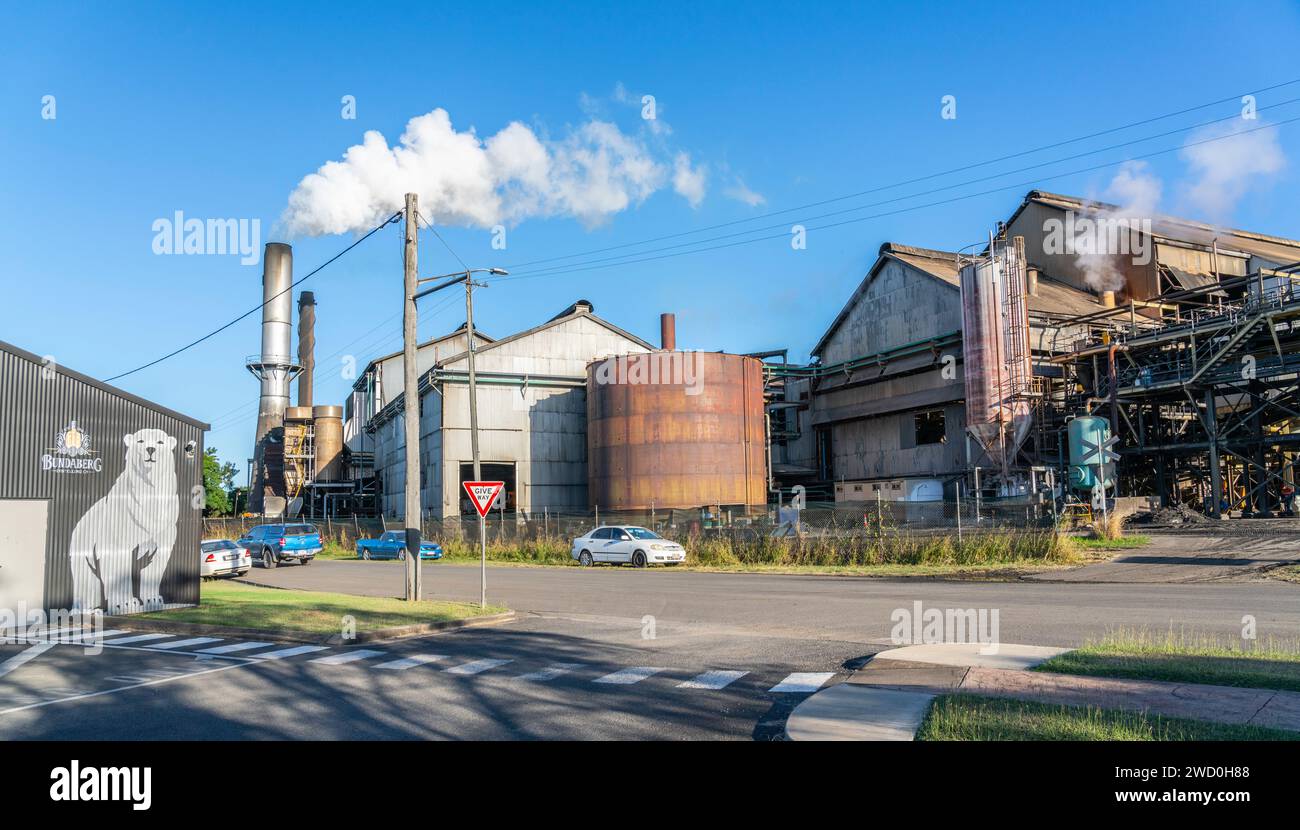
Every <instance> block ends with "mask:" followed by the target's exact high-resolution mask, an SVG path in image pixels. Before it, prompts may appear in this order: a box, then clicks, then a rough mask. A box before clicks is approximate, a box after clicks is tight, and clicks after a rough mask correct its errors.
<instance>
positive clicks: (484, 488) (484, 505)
mask: <svg viewBox="0 0 1300 830" xmlns="http://www.w3.org/2000/svg"><path fill="white" fill-rule="evenodd" d="M505 486H506V483H505V482H504V481H467V482H465V492H466V493H468V494H469V500H470V501H471V502H473V503H474V509H475V510H477V511H478V515H479V517H480V518H482V517H484V516H486V515H487V513H488V511H489V510H491V509H492V502H494V501H496V500H497V495H499V494H500V493H501V488H502V487H505Z"/></svg>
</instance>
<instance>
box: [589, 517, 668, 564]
mask: <svg viewBox="0 0 1300 830" xmlns="http://www.w3.org/2000/svg"><path fill="white" fill-rule="evenodd" d="M569 555H570V556H572V557H573V558H574V559H576V560H578V563H579V564H581V565H594V564H596V563H597V562H619V563H621V562H630V563H631V564H633V565H635V566H636V567H638V568H644V567H645V566H646V565H651V564H661V565H676V564H679V563H681V562H684V561H686V549H685V548H683V547H682V546H681V545H679V544H677V543H676V542H673V541H670V540H668V539H665V538H664V537H662V536H660V535H659V534H658V533H655V532H654V531H653V530H646V529H645V528H644V527H637V526H635V525H602V526H601V527H598V528H596V529H595V530H593V531H591V532H590V533H588V534H586V535H584V536H579V537H578V538H577V539H574V540H573V550H571V551H569Z"/></svg>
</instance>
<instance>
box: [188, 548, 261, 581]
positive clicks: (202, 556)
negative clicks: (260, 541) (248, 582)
mask: <svg viewBox="0 0 1300 830" xmlns="http://www.w3.org/2000/svg"><path fill="white" fill-rule="evenodd" d="M251 567H253V559H252V557H251V556H249V554H248V549H247V548H243V547H240V546H239V545H238V544H236V543H235V542H232V541H230V540H229V539H204V540H203V541H202V542H200V543H199V576H200V577H202V578H204V579H208V578H211V577H218V576H243V575H244V574H246V573H248V569H249V568H251Z"/></svg>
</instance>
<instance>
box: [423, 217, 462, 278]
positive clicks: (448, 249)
mask: <svg viewBox="0 0 1300 830" xmlns="http://www.w3.org/2000/svg"><path fill="white" fill-rule="evenodd" d="M415 218H416V219H418V220H419V221H421V222H423V223H424V226H425V227H426V228H428V229H429V230H431V231H433V235H434V236H436V237H438V241H439V242H441V243H442V247H444V248H446V249H447V251H448V252H449V253H450V254H451V255H452V256H453V257H455V258H456V261H457V262H459V263H460V267H461V268H464V269H465V270H466V271H468V270H469V266H468V265H466V264H465V260H463V259H461V258H460V254H458V253H456V252H455V251H454V250H452V247H451V246H450V245H448V244H447V240H445V239H443V238H442V234H440V233H438V229H437V228H435V227H434V226H433V223H432V222H430V221H429V220H428V219H425V218H424V216H423V215H421V213H420V211H418V210H417V211H416V212H415Z"/></svg>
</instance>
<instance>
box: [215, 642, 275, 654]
mask: <svg viewBox="0 0 1300 830" xmlns="http://www.w3.org/2000/svg"><path fill="white" fill-rule="evenodd" d="M273 645H275V643H255V642H242V643H231V644H230V645H228V646H217V647H216V648H204V649H199V654H230V653H231V652H235V651H248V650H249V649H251V648H263V647H265V646H273Z"/></svg>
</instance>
